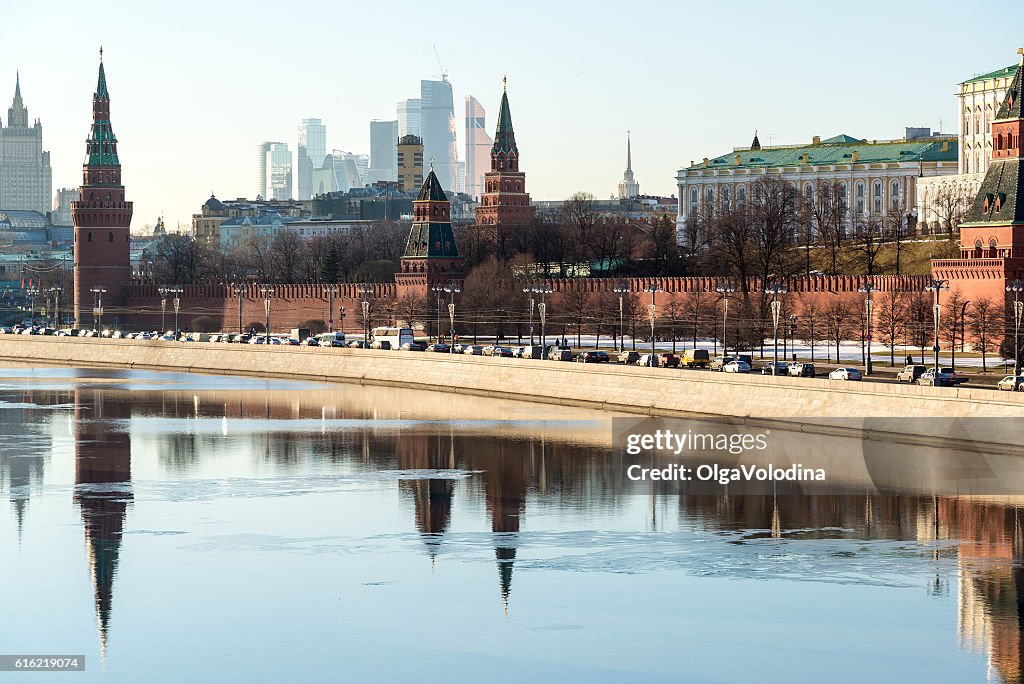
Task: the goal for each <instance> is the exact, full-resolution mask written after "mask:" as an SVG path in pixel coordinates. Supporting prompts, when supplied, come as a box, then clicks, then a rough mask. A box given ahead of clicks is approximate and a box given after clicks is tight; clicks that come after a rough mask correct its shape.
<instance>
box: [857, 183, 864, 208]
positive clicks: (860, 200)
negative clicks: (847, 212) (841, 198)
mask: <svg viewBox="0 0 1024 684" xmlns="http://www.w3.org/2000/svg"><path fill="white" fill-rule="evenodd" d="M856 198H857V213H858V214H863V213H864V182H863V181H857V194H856Z"/></svg>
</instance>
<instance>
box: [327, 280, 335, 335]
mask: <svg viewBox="0 0 1024 684" xmlns="http://www.w3.org/2000/svg"><path fill="white" fill-rule="evenodd" d="M327 332H334V286H333V285H329V286H328V287H327Z"/></svg>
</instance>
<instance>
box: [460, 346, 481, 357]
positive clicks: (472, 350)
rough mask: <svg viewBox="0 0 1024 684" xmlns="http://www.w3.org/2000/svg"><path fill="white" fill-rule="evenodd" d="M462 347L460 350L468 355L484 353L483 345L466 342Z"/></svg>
mask: <svg viewBox="0 0 1024 684" xmlns="http://www.w3.org/2000/svg"><path fill="white" fill-rule="evenodd" d="M463 347H464V349H463V350H462V353H463V354H468V355H470V356H483V354H484V348H483V345H479V344H467V345H463Z"/></svg>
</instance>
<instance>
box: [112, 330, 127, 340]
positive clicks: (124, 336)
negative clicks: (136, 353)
mask: <svg viewBox="0 0 1024 684" xmlns="http://www.w3.org/2000/svg"><path fill="white" fill-rule="evenodd" d="M111 338H112V339H115V340H124V339H131V335H130V334H129V333H125V332H121V331H120V330H115V331H114V334H113V335H111Z"/></svg>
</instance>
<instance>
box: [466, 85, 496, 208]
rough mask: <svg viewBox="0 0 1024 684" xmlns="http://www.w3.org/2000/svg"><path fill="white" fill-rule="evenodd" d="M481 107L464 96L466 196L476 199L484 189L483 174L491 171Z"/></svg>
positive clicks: (489, 142) (488, 138) (489, 152)
mask: <svg viewBox="0 0 1024 684" xmlns="http://www.w3.org/2000/svg"><path fill="white" fill-rule="evenodd" d="M485 114H486V113H485V112H484V108H483V105H481V104H480V101H479V100H477V99H476V98H475V97H473V96H472V95H467V96H466V161H465V163H466V194H467V195H469V196H470V197H478V196H479V195H480V193H482V192H483V189H484V174H485V173H487V172H488V171H490V170H491V145H493V144H494V140H492V139H491V136H489V135H488V134H487V121H486V116H485Z"/></svg>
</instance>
